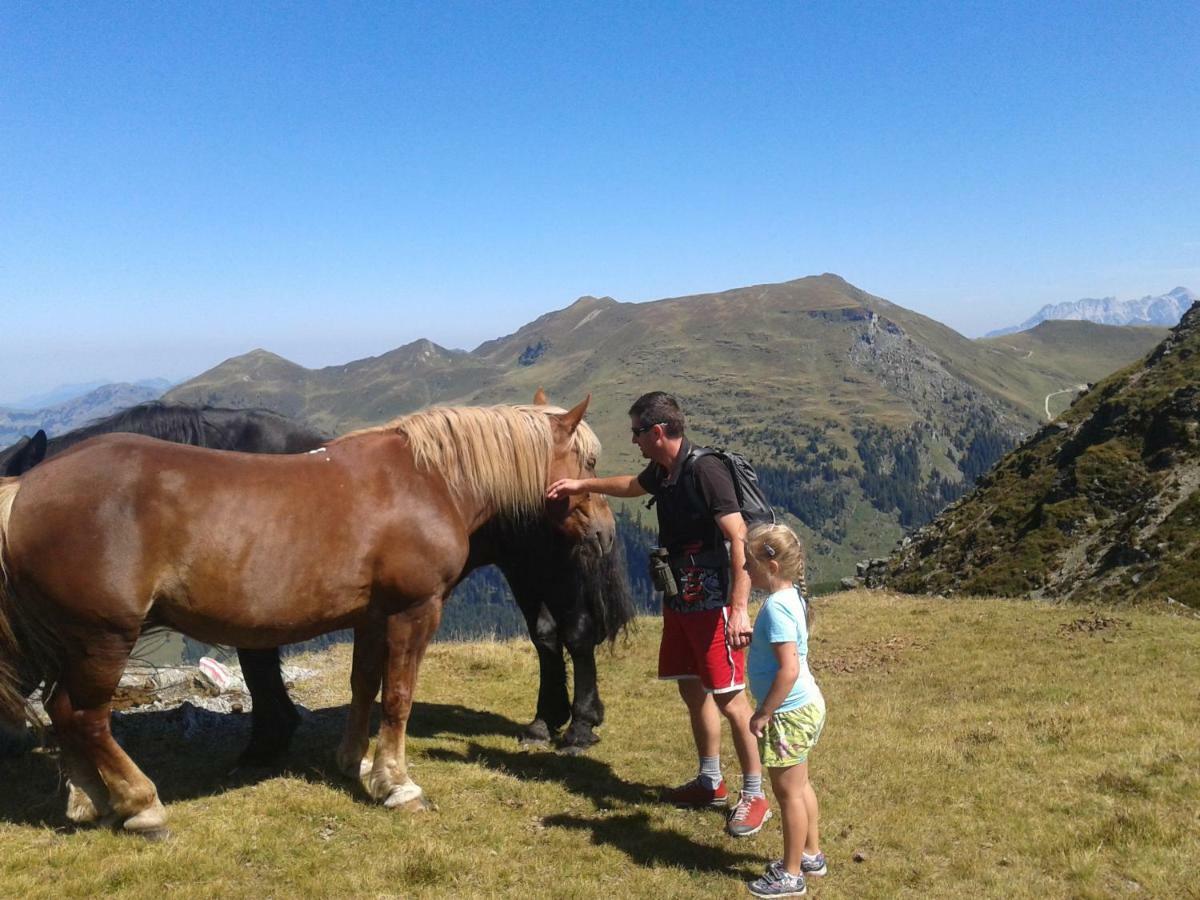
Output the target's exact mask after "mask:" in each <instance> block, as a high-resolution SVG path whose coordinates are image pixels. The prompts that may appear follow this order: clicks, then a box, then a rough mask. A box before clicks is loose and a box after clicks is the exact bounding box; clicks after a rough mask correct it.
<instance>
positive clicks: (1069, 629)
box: [1058, 613, 1133, 638]
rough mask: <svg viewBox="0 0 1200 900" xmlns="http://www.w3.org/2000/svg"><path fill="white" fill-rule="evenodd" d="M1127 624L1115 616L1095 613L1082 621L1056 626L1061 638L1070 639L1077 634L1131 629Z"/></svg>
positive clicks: (1077, 620)
mask: <svg viewBox="0 0 1200 900" xmlns="http://www.w3.org/2000/svg"><path fill="white" fill-rule="evenodd" d="M1131 627H1133V626H1132V625H1130V623H1129V622H1127V621H1125V620H1124V619H1118V618H1117V617H1116V616H1102V615H1100V614H1099V613H1095V614H1093V615H1091V616H1087V617H1085V618H1082V619H1076V620H1075V621H1074V622H1063V623H1062V624H1061V625H1059V626H1058V633H1059V635H1061V636H1062V637H1066V638H1071V637H1074V636H1075V635H1077V634H1097V633H1099V632H1103V631H1115V630H1117V629H1119V628H1131Z"/></svg>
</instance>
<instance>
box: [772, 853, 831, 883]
mask: <svg viewBox="0 0 1200 900" xmlns="http://www.w3.org/2000/svg"><path fill="white" fill-rule="evenodd" d="M767 871H768V872H774V873H776V874H778V873H779V872H784V871H787V870H786V869H784V867H783V860H782V859H773V860H771V862H770V863H769V864H768V865H767ZM800 874H801V875H803V876H804V877H805V878H811V877H812V876H814V875H815V876H818V877H819V876H821V875H828V874H829V866H828V865H826V864H825V854H824V853H818V854H817V855H816V856H815V857H813V858H812V859H809V858H808V857H807V856H803V857H801V858H800Z"/></svg>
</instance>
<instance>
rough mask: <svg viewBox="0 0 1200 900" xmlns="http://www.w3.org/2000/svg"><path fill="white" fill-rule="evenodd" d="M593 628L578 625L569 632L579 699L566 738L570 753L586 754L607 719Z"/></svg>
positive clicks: (563, 743) (573, 706)
mask: <svg viewBox="0 0 1200 900" xmlns="http://www.w3.org/2000/svg"><path fill="white" fill-rule="evenodd" d="M590 630H591V629H590V628H587V627H582V626H577V627H574V628H572V629H570V632H569V633H568V634H567V635H566V639H565V644H566V647H567V652H568V653H570V654H571V665H572V668H573V669H574V670H575V701H574V703H572V704H571V727H570V728H568V729H567V731H566V733H565V734H564V735H563V737H562V742H561V745H562V749H563V750H564V751H566V752H567V753H582V752H583V751H585V750H586V749H587V748H588V747H590V746H592V744H594V743H596V742H597V741H599V740H600V737H599V735H597V734H596V732H595V730H594V729H595V728H597V727H599V725H600V723H602V722H603V721H604V704H603V703H601V702H600V686H599V683H598V680H597V677H596V643H595V639H594V638H593V637H592V636H591V634H590Z"/></svg>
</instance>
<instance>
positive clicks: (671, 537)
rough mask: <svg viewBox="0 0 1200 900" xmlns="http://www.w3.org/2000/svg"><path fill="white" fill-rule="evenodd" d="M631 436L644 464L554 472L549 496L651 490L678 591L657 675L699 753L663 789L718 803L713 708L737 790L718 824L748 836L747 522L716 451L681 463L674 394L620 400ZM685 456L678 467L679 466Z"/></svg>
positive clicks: (752, 805)
mask: <svg viewBox="0 0 1200 900" xmlns="http://www.w3.org/2000/svg"><path fill="white" fill-rule="evenodd" d="M629 424H630V428H631V430H632V432H633V442H634V443H635V444H637V446H638V448H639V449H640V450H641V451H642V456H644V457H645V458H646V459H648V460H650V462H649V464H648V465H647V466H646V468H645V469H643V470H642V471H641V472H640V473H639V474H637V475H614V476H610V477H608V478H584V479H571V478H568V479H563V480H560V481H557V482H555V483H554V484H552V485H551V486H550V488H549V489H548V491H547V497H548V498H549V499H551V500H553V499H556V498H559V497H564V496H569V495H572V494H581V493H587V492H594V493H600V494H608V495H609V496H612V497H640V496H642V495H644V494H653V495H654V503H655V505H656V508H657V510H658V527H659V545H660V546H662V547H665V548H666V549H667V551H668V552H669V554H670V564H671V570H672V573H673V574H674V576H675V583H676V585H677V587H678V593H677V595H676V596H674V597H668V596H664V599H663V636H662V644H661V645H660V647H659V656H658V676H659V678H662V679H665V680H671V681H675V682H677V684H678V687H679V695H680V697H682V698H683V702H684V703H685V704H686V705H687V710H688V716H689V718H690V719H691V725H692V737H693V740H694V741H695V744H696V752H697V755H698V756H699V758H700V771H699V774H698V775H697V776H696V778H695V779H693V780H692V781H689V782H688V783H687V784H684V785H682V786H681V787H677V788H673V789H671V790H669V791H667V792H666V795H665V799H666V800H668V801H669V802H672V803H675V804H676V805H678V806H686V807H704V806H725V804H726V798H727V796H728V792H727V790H726V788H725V782H724V780H723V778H722V777H721V758H720V748H721V717H722V716H724V717H725V719H726V720H727V721H728V722H729V726H730V729H731V731H732V734H733V744H734V747H735V748H736V750H737V755H738V762H739V763H740V764H741V768H742V793H741V797H740V799H739V800H738V803H737V805H736V806H734V808H733V810H732V812H731V814H730V816H729V820H728V823H727V824H726V831H728V832H729V834H731V835H733V836H734V837H747V836H749V835H752V834H755V833H757V832H758V831H759V829H761V828H762V826H763V823H764V822H766V820H767V819H769V818H770V817H771V810H770V807H769V805H768V803H767V798H766V796H765V795H764V794H763V791H762V765H761V763H760V761H759V756H758V742H757V740H756V739H755V737H754V735H752V734H751V733H750V716H751V714H752V712H753V710H751V708H750V703H749V701H748V700H747V699H746V695H745V691H744V687H745V649H746V647H747V646H749V644H750V635H751V632H752V629H751V625H750V616H749V613H748V611H747V608H746V604H747V601H748V600H749V598H750V578H749V576H748V575H747V573H746V570H745V568H744V563H745V546H744V544H743V539H744V538H745V536H746V524H745V521H744V520H743V519H742V515H741V512H740V508H739V506H738V501H737V494H736V492H735V490H734V486H733V478H732V476H731V475H730V474H729V470H728V469H726V468H725V464H724V463H723V462H722V461H721V460H720V459H719V458H717V457H715V456H711V455H709V456H701V457H698V458H696V459H693V460H691V461H690V462H688V456H689V454H690V452H691V450H692V444H691V442H690V441H689V440H688V439H687V437H686V435H685V434H684V426H685V424H686V423H685V420H684V415H683V410H682V409H681V408H680V406H679V401H677V400H676V399H675V398H674V397H672V396H670V395H669V394H665V393H663V392H662V391H652V392H651V393H648V394H643V395H642V396H641V397H639V398H638V399H637V400H636V401H635V402H634V404H633V406H631V407H630V408H629ZM685 463H686V466H685Z"/></svg>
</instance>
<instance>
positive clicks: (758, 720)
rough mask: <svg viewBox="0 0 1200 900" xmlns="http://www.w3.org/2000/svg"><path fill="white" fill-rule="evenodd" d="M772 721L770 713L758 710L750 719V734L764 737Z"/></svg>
mask: <svg viewBox="0 0 1200 900" xmlns="http://www.w3.org/2000/svg"><path fill="white" fill-rule="evenodd" d="M770 721H771V714H770V713H769V712H764V711H763V710H761V709H760V710H756V711H755V713H754V715H752V716H751V717H750V733H751V734H752V735H754V736H755V737H762V736H763V732H764V731H766V729H767V724H768V723H769V722H770Z"/></svg>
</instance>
